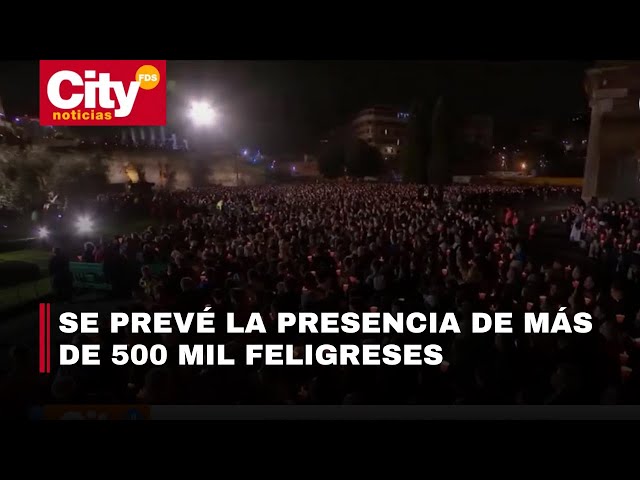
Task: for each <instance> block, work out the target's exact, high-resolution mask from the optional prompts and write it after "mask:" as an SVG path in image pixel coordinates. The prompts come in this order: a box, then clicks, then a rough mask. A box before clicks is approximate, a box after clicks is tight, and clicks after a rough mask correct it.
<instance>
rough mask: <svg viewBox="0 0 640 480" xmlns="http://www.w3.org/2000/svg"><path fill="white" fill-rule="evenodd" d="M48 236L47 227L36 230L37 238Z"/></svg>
mask: <svg viewBox="0 0 640 480" xmlns="http://www.w3.org/2000/svg"><path fill="white" fill-rule="evenodd" d="M48 236H49V229H48V228H47V227H40V228H39V229H38V237H39V238H47V237H48Z"/></svg>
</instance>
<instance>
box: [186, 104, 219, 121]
mask: <svg viewBox="0 0 640 480" xmlns="http://www.w3.org/2000/svg"><path fill="white" fill-rule="evenodd" d="M216 116H217V115H216V111H215V110H214V109H213V108H211V105H209V104H208V103H207V102H193V103H191V108H190V109H189V118H191V121H192V122H193V124H194V125H196V126H198V127H206V126H209V125H213V124H214V123H215V121H216Z"/></svg>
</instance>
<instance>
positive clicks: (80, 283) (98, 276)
mask: <svg viewBox="0 0 640 480" xmlns="http://www.w3.org/2000/svg"><path fill="white" fill-rule="evenodd" d="M147 266H148V267H149V268H150V269H151V273H152V274H153V275H158V276H159V275H163V274H165V273H167V267H168V264H166V263H152V264H149V265H147ZM103 268H104V264H102V263H85V262H70V263H69V269H70V270H71V275H73V286H74V287H75V288H89V289H92V290H111V285H110V284H109V283H108V282H107V280H106V279H105V277H104V269H103Z"/></svg>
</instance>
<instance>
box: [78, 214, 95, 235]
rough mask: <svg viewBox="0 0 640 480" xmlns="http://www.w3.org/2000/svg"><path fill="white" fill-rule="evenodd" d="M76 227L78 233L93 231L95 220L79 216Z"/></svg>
mask: <svg viewBox="0 0 640 480" xmlns="http://www.w3.org/2000/svg"><path fill="white" fill-rule="evenodd" d="M76 229H77V230H78V233H90V232H92V231H93V220H91V219H90V218H89V217H87V216H82V217H79V218H78V220H76Z"/></svg>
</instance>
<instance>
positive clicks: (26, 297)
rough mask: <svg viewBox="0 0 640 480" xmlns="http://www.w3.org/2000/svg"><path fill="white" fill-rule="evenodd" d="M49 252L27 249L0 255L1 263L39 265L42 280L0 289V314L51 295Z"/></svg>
mask: <svg viewBox="0 0 640 480" xmlns="http://www.w3.org/2000/svg"><path fill="white" fill-rule="evenodd" d="M50 256H51V253H50V252H49V251H48V250H38V249H27V250H16V251H13V252H4V253H0V262H7V261H17V262H29V263H34V264H36V265H38V268H40V275H41V276H42V278H40V279H38V280H33V281H31V282H23V283H19V284H17V285H13V286H11V287H5V288H0V312H1V311H2V310H6V309H9V308H13V307H17V306H19V305H23V304H25V303H28V302H32V301H35V300H38V299H39V298H42V297H43V296H45V295H48V294H49V293H51V281H50V279H49V275H48V267H49V265H48V264H49V258H50Z"/></svg>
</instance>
